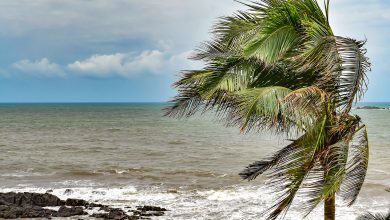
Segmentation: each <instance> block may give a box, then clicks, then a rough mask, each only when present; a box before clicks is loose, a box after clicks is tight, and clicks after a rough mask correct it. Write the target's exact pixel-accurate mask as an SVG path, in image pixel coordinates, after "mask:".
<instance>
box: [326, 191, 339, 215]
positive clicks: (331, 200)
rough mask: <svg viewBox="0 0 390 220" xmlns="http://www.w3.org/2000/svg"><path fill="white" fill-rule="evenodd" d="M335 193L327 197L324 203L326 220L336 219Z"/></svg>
mask: <svg viewBox="0 0 390 220" xmlns="http://www.w3.org/2000/svg"><path fill="white" fill-rule="evenodd" d="M335 213H336V207H335V195H334V194H333V195H332V196H330V197H328V198H327V199H325V204H324V220H335Z"/></svg>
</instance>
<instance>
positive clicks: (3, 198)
mask: <svg viewBox="0 0 390 220" xmlns="http://www.w3.org/2000/svg"><path fill="white" fill-rule="evenodd" d="M58 206H60V208H59V209H58V211H55V210H51V209H47V208H45V207H58ZM96 207H100V211H105V213H95V214H92V215H91V216H90V217H94V218H102V219H117V220H122V219H129V220H135V219H144V217H149V216H162V215H164V214H165V211H168V210H166V209H165V208H160V207H156V206H139V207H136V208H137V210H130V211H128V212H125V211H124V210H122V209H118V208H110V207H109V206H107V205H103V204H96V203H89V202H87V201H85V200H82V199H67V200H66V201H63V200H61V199H59V198H58V197H57V196H54V195H52V194H49V193H44V194H41V193H14V192H9V193H0V218H4V219H15V218H51V217H72V216H83V215H84V216H85V215H88V213H87V212H85V209H92V208H96ZM129 213H132V215H129Z"/></svg>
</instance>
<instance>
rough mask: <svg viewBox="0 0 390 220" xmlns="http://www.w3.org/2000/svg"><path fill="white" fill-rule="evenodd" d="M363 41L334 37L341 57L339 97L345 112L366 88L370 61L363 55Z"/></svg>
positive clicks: (364, 50) (364, 51)
mask: <svg viewBox="0 0 390 220" xmlns="http://www.w3.org/2000/svg"><path fill="white" fill-rule="evenodd" d="M365 43H366V42H365V41H356V40H354V39H350V38H344V37H336V45H337V50H338V52H339V54H340V58H341V74H340V76H339V91H338V92H339V96H340V97H339V99H340V104H342V105H343V106H344V109H345V111H346V112H349V111H350V110H351V108H352V105H353V103H354V102H355V100H359V99H360V98H361V97H362V96H363V94H364V93H365V91H366V90H367V80H368V79H367V76H366V72H367V71H369V70H370V66H371V64H370V62H369V60H368V58H367V57H366V56H365V54H366V49H365V48H364V44H365Z"/></svg>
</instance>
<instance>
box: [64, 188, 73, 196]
mask: <svg viewBox="0 0 390 220" xmlns="http://www.w3.org/2000/svg"><path fill="white" fill-rule="evenodd" d="M72 193H73V190H71V189H66V190H65V192H64V195H70V194H72Z"/></svg>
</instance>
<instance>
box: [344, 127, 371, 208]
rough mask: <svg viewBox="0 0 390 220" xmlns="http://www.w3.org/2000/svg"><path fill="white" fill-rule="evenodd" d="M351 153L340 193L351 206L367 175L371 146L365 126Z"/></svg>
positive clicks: (351, 147) (360, 130)
mask: <svg viewBox="0 0 390 220" xmlns="http://www.w3.org/2000/svg"><path fill="white" fill-rule="evenodd" d="M350 151H351V152H350V155H351V157H350V159H349V161H348V164H347V170H346V176H345V178H344V180H343V185H342V187H341V191H340V195H341V197H342V198H343V199H344V200H345V201H346V202H347V204H348V205H349V206H350V205H352V204H353V203H354V202H355V201H356V199H357V196H358V194H359V192H360V189H361V188H362V186H363V182H364V179H365V177H366V173H367V167H368V157H369V145H368V136H367V129H366V127H365V126H364V125H363V126H362V127H361V128H360V129H359V130H357V134H356V135H355V137H354V140H353V143H352V144H351V146H350Z"/></svg>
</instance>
